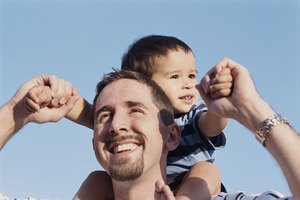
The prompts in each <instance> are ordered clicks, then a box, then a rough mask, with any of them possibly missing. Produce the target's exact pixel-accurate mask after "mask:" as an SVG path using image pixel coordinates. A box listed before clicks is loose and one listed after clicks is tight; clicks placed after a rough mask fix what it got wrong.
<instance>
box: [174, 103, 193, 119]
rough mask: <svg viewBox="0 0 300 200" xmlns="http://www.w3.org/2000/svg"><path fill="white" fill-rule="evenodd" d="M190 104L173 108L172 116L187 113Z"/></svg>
mask: <svg viewBox="0 0 300 200" xmlns="http://www.w3.org/2000/svg"><path fill="white" fill-rule="evenodd" d="M191 108H192V106H185V108H180V109H177V108H174V116H175V117H180V116H182V115H184V114H186V113H188V112H189V111H190V110H191Z"/></svg>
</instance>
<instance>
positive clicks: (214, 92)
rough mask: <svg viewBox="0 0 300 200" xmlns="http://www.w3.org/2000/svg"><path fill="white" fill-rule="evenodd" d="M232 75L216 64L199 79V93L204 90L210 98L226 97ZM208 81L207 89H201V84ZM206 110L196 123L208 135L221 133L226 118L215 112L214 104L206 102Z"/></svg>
mask: <svg viewBox="0 0 300 200" xmlns="http://www.w3.org/2000/svg"><path fill="white" fill-rule="evenodd" d="M232 80H233V79H232V76H231V73H230V70H229V69H228V68H225V67H222V66H216V67H214V68H213V69H212V70H210V71H209V72H208V73H207V74H206V75H205V76H204V77H203V79H202V80H201V83H200V94H201V93H202V92H205V93H207V94H209V95H210V96H211V98H214V99H218V98H222V97H227V96H229V95H230V93H231V87H232V84H233V82H232ZM204 83H205V84H207V83H209V91H201V88H203V87H202V84H204ZM207 108H208V109H207V112H206V113H204V114H202V115H201V116H200V118H199V121H198V125H199V127H200V129H201V130H202V131H203V133H204V134H205V135H207V136H209V137H213V136H216V135H218V134H219V133H221V131H223V129H224V128H225V127H226V125H227V122H228V119H227V118H224V117H221V116H220V115H217V114H215V113H216V112H214V111H215V109H216V107H215V105H214V104H207Z"/></svg>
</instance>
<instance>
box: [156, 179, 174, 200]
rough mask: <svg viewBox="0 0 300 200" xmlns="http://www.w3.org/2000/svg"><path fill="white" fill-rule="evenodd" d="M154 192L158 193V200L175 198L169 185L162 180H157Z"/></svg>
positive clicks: (172, 199)
mask: <svg viewBox="0 0 300 200" xmlns="http://www.w3.org/2000/svg"><path fill="white" fill-rule="evenodd" d="M155 188H156V192H158V193H160V200H175V197H174V194H173V192H172V191H171V189H170V187H169V186H168V185H166V184H165V183H164V181H162V180H160V181H157V182H156V184H155Z"/></svg>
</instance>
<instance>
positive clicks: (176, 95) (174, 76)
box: [151, 49, 199, 113]
mask: <svg viewBox="0 0 300 200" xmlns="http://www.w3.org/2000/svg"><path fill="white" fill-rule="evenodd" d="M151 78H152V79H153V80H154V81H155V82H156V83H157V84H158V85H159V86H160V87H161V88H162V89H163V90H164V91H165V93H166V94H167V96H168V98H169V99H170V101H171V103H172V106H173V108H174V112H175V113H186V112H188V111H189V110H190V109H191V107H192V105H193V104H194V103H195V102H196V101H197V99H198V97H199V92H198V90H197V89H196V87H195V85H196V81H197V70H196V62H195V57H194V55H193V53H192V52H188V53H186V52H184V51H183V50H181V49H179V50H178V51H169V53H168V55H167V56H160V57H157V58H155V72H154V73H153V75H152V77H151Z"/></svg>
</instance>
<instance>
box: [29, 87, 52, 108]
mask: <svg viewBox="0 0 300 200" xmlns="http://www.w3.org/2000/svg"><path fill="white" fill-rule="evenodd" d="M51 100H52V96H51V89H50V87H49V86H43V85H38V86H35V87H33V88H31V89H29V91H28V93H27V95H26V96H25V100H24V104H25V109H26V110H27V111H29V112H32V113H34V112H37V111H39V110H40V109H42V108H44V107H46V106H48V105H50V103H51Z"/></svg>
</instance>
